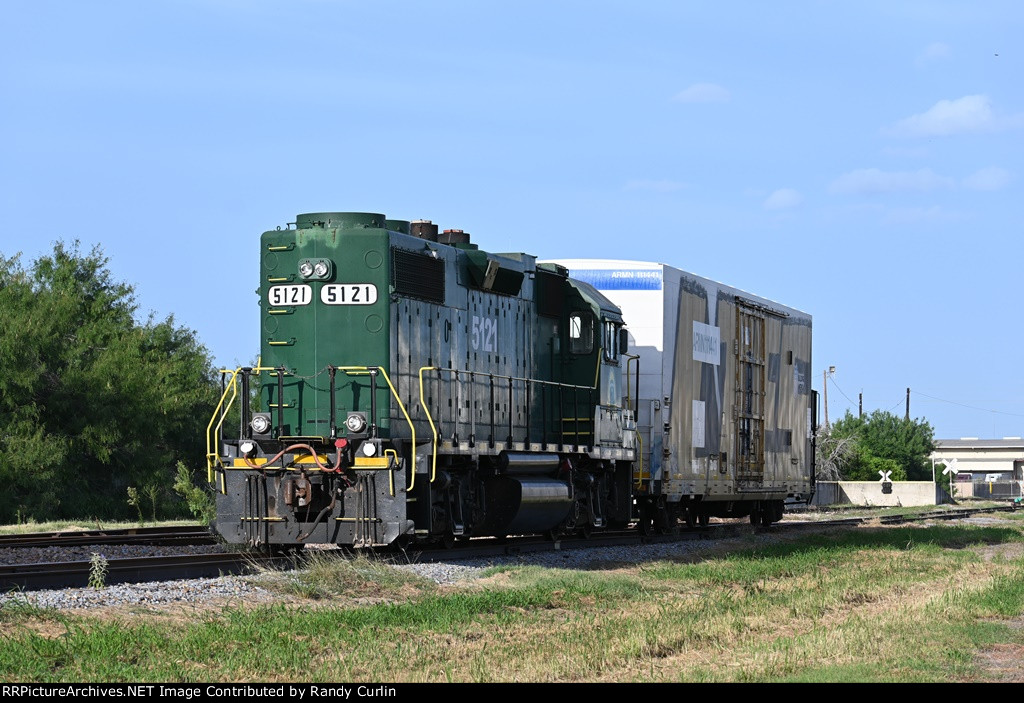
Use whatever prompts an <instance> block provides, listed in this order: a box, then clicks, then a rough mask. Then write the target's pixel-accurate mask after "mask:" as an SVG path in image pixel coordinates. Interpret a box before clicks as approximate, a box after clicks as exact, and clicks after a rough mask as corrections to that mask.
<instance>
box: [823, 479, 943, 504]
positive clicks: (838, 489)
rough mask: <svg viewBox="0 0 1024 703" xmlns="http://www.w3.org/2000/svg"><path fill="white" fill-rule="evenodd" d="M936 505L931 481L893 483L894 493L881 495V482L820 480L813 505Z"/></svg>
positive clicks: (933, 485) (933, 486)
mask: <svg viewBox="0 0 1024 703" xmlns="http://www.w3.org/2000/svg"><path fill="white" fill-rule="evenodd" d="M843 503H849V504H853V505H886V506H890V505H891V506H898V507H902V506H908V505H935V484H934V483H932V482H931V481H893V483H892V493H882V484H881V483H879V482H878V481H818V483H817V487H816V489H815V491H814V500H813V501H811V505H836V504H843Z"/></svg>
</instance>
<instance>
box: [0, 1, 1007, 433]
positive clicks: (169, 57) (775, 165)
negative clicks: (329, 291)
mask: <svg viewBox="0 0 1024 703" xmlns="http://www.w3.org/2000/svg"><path fill="white" fill-rule="evenodd" d="M2 17H3V20H4V26H5V31H4V41H3V42H2V43H0V130H2V133H3V134H4V139H3V141H2V142H0V220H2V221H3V223H4V227H3V228H2V229H0V253H2V254H4V255H7V256H10V255H12V254H14V253H17V252H22V254H23V259H24V260H25V262H26V263H27V262H28V261H31V260H32V259H34V258H35V257H37V256H38V255H40V254H41V253H45V252H47V251H50V250H51V249H52V244H53V242H54V241H55V240H58V239H63V240H65V241H70V240H74V239H78V240H80V241H81V242H82V244H83V246H84V247H86V248H88V247H91V246H92V245H94V244H99V245H101V246H102V248H103V250H104V252H105V254H106V255H107V256H108V257H109V258H110V268H111V270H112V271H113V272H114V275H115V276H116V277H118V278H120V279H121V280H125V281H128V282H131V283H133V284H134V285H135V288H136V293H137V298H138V302H139V306H140V313H141V314H142V315H145V314H147V313H149V312H153V313H154V314H156V315H157V316H158V317H164V316H166V315H169V314H173V315H174V317H175V319H176V321H177V322H178V323H179V324H181V325H185V326H188V327H190V328H193V329H195V330H196V331H197V332H198V334H199V337H200V339H201V340H202V341H203V342H204V343H205V344H206V345H207V346H208V347H209V348H210V350H211V351H212V352H213V353H214V356H215V358H216V359H217V360H218V362H219V363H220V364H223V365H229V366H234V365H236V363H243V362H247V361H250V360H252V359H253V358H254V357H255V356H256V354H257V353H258V347H259V340H258V322H259V318H258V314H257V312H258V308H257V304H256V297H255V295H254V293H253V291H254V289H255V287H256V286H257V283H258V281H257V279H258V273H257V266H258V241H259V235H260V233H261V232H262V231H264V230H267V229H273V228H274V227H276V226H278V225H282V226H283V225H284V224H285V223H287V222H292V221H294V219H295V215H296V214H298V213H300V212H316V211H344V210H353V211H368V212H381V213H385V214H386V215H387V216H389V217H392V218H395V219H417V218H426V219H431V220H433V221H434V222H437V223H439V224H440V226H441V227H442V228H460V229H464V230H466V231H468V232H471V233H472V235H473V238H474V241H476V242H477V243H479V244H480V245H481V246H482V247H483V248H485V249H490V250H493V251H526V252H529V253H532V254H536V255H538V256H541V257H543V258H570V257H584V256H587V257H601V258H625V259H637V260H651V261H660V262H663V263H668V264H671V265H673V266H677V267H679V268H682V269H684V270H686V271H690V272H692V273H696V274H698V275H702V276H706V277H709V278H713V279H716V280H719V281H722V282H724V283H727V284H729V285H733V286H737V287H739V288H743V289H746V290H748V291H750V292H752V293H756V294H758V295H762V296H765V297H768V298H772V299H774V300H777V301H779V302H781V303H784V304H786V305H790V306H792V307H796V308H800V309H802V310H805V311H807V312H809V313H811V314H812V315H813V316H814V325H815V340H814V345H815V346H814V374H815V378H816V381H815V388H817V389H818V390H819V391H820V390H821V387H822V372H823V370H824V369H826V368H827V367H829V366H835V367H836V371H835V374H834V375H833V376H832V378H831V380H830V381H829V415H830V417H831V418H835V417H838V416H840V415H841V414H842V413H843V412H844V411H845V410H846V409H852V410H853V411H854V412H856V409H857V394H858V393H861V392H863V394H864V406H865V410H867V411H871V410H874V409H882V410H891V411H892V412H895V413H899V414H902V413H903V411H904V401H905V394H906V389H907V388H908V387H910V388H911V415H912V416H914V417H924V418H925V419H927V420H928V421H929V422H931V424H932V426H933V427H934V428H935V432H936V436H937V437H939V438H954V437H963V436H976V437H1003V436H1021V435H1024V380H1022V379H1024V374H1022V372H1021V369H1020V367H1019V366H1018V360H1019V359H1020V351H1019V350H1020V349H1021V348H1022V347H1024V321H1022V320H1024V316H1022V313H1021V301H1020V288H1021V285H1020V280H1021V271H1022V268H1024V267H1022V263H1021V259H1022V257H1021V253H1022V250H1024V245H1022V239H1024V231H1022V230H1024V227H1022V215H1021V211H1022V209H1021V205H1020V204H1021V202H1022V198H1021V188H1022V157H1024V146H1022V137H1024V90H1022V87H1021V86H1022V82H1021V81H1022V79H1021V76H1024V56H1022V53H1021V51H1020V38H1021V37H1022V36H1024V5H1021V4H1020V3H1017V2H1008V1H1000V0H994V1H991V2H982V3H964V2H952V1H943V0H929V1H927V2H915V1H908V2H874V1H870V0H868V1H863V2H857V3H838V2H814V1H811V0H808V1H806V2H785V1H780V2H771V3H768V2H720V3H709V2H689V1H682V0H676V1H673V2H668V1H666V2H655V1H650V2H643V1H642V0H634V1H633V2H601V1H600V0H590V1H588V2H582V1H580V2H577V1H572V0H566V1H563V2H535V1H533V0H517V2H514V3H512V2H497V1H494V2H488V1H484V0H479V1H476V2H469V1H456V0H452V1H446V0H437V1H434V2H422V1H420V2H416V1H413V0H394V1H387V0H378V1H375V2H369V1H366V2H347V1H343V0H290V1H289V2H269V1H265V0H206V1H203V0H177V1H172V0H150V1H148V2H138V1H137V0H132V1H131V2H115V1H102V0H97V1H96V2H88V3H86V2H70V1H68V2H60V1H56V0H31V1H27V0H6V2H5V3H4V4H3V11H2ZM1015 203H1016V204H1015Z"/></svg>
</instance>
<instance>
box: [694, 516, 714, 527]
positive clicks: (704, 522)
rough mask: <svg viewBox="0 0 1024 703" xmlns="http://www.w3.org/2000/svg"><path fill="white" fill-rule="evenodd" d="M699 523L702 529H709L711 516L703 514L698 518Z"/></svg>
mask: <svg viewBox="0 0 1024 703" xmlns="http://www.w3.org/2000/svg"><path fill="white" fill-rule="evenodd" d="M697 522H698V523H700V526H701V527H707V526H708V523H710V522H711V516H710V515H708V514H707V513H701V514H700V515H698V516H697Z"/></svg>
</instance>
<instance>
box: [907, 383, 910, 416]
mask: <svg viewBox="0 0 1024 703" xmlns="http://www.w3.org/2000/svg"><path fill="white" fill-rule="evenodd" d="M907 419H908V420H909V419H910V389H909V388H908V389H907Z"/></svg>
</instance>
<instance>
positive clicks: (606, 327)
mask: <svg viewBox="0 0 1024 703" xmlns="http://www.w3.org/2000/svg"><path fill="white" fill-rule="evenodd" d="M601 327H602V334H601V348H602V349H604V360H605V361H611V362H613V363H614V362H618V360H619V327H620V326H619V325H618V324H617V323H615V322H612V321H611V320H605V321H604V324H602V326H601Z"/></svg>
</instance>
